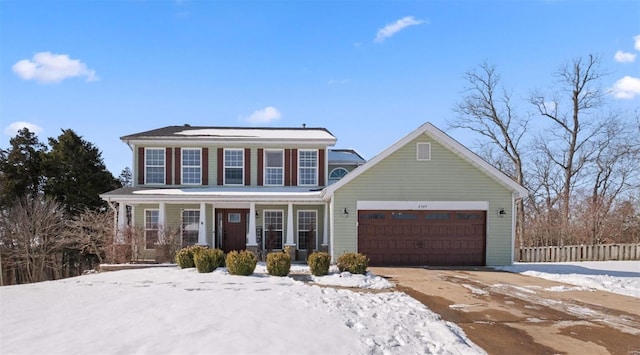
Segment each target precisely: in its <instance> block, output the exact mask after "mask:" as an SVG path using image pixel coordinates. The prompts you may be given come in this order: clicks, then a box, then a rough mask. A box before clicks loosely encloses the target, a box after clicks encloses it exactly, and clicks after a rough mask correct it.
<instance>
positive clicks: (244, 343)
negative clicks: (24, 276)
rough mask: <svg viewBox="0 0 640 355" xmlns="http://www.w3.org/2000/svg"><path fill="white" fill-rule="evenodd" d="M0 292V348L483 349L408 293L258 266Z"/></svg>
mask: <svg viewBox="0 0 640 355" xmlns="http://www.w3.org/2000/svg"><path fill="white" fill-rule="evenodd" d="M261 267H262V266H261ZM296 268H297V266H296ZM293 270H296V269H295V268H292V271H293ZM299 271H301V272H302V271H303V270H299ZM335 277H337V276H335V275H331V276H328V277H327V278H328V279H331V278H335ZM367 277H371V276H367ZM351 278H352V277H341V278H340V279H351ZM371 278H372V279H375V277H371ZM338 283H340V284H342V285H344V284H343V280H340V281H339V282H338ZM0 302H1V303H0V306H1V309H0V310H1V313H2V315H1V317H2V321H1V322H0V353H2V354H41V353H48V354H212V353H224V354H255V353H260V354H273V353H298V354H307V353H315V354H319V353H322V354H379V353H384V354H430V353H437V354H480V353H483V350H482V349H480V348H479V347H477V346H476V345H475V344H473V343H472V342H471V341H470V340H469V339H468V338H467V337H466V336H465V334H464V333H463V331H462V330H461V329H460V328H459V327H458V326H457V325H455V324H452V323H449V322H445V321H443V320H441V319H440V317H439V316H438V315H437V314H435V313H433V312H431V311H430V310H429V309H427V308H426V307H424V305H422V304H421V303H419V302H417V301H416V300H414V299H413V298H411V297H409V296H407V295H406V294H404V293H400V292H378V293H369V292H353V291H351V290H346V289H334V288H328V287H320V286H317V285H309V284H305V283H303V282H301V281H296V280H294V279H293V278H291V277H272V276H268V275H266V274H264V273H262V272H260V273H257V274H254V275H252V276H248V277H243V276H233V275H229V274H228V273H227V272H226V270H225V269H223V268H220V269H218V270H216V271H214V272H213V273H210V274H200V273H198V272H196V271H195V269H185V270H180V269H178V268H177V267H162V268H149V269H137V270H122V271H114V272H105V273H98V274H90V275H84V276H80V277H75V278H69V279H63V280H58V281H50V282H42V283H36V284H28V285H17V286H5V287H1V288H0Z"/></svg>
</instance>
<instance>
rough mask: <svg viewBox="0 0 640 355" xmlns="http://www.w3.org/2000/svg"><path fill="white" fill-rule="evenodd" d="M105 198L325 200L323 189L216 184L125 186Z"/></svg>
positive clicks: (105, 194) (237, 200)
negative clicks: (199, 185) (183, 186)
mask: <svg viewBox="0 0 640 355" xmlns="http://www.w3.org/2000/svg"><path fill="white" fill-rule="evenodd" d="M100 198H102V199H103V200H105V201H111V200H113V201H126V200H135V201H136V202H140V201H143V202H158V201H171V200H178V201H181V202H185V203H188V202H201V201H218V202H220V201H231V202H239V201H264V202H283V201H285V202H290V201H293V202H309V201H311V202H321V201H322V199H321V189H312V188H309V187H299V186H275V187H264V186H260V187H250V186H237V187H228V186H215V187H211V186H209V187H188V188H160V187H123V188H120V189H117V190H113V191H109V192H106V193H103V194H100Z"/></svg>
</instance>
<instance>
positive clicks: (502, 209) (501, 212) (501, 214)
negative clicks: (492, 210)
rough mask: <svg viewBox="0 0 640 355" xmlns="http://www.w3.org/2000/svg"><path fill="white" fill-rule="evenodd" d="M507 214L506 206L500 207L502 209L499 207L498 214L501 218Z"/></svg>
mask: <svg viewBox="0 0 640 355" xmlns="http://www.w3.org/2000/svg"><path fill="white" fill-rule="evenodd" d="M506 215H507V212H505V211H504V208H500V209H498V216H499V217H500V218H503V217H504V216H506Z"/></svg>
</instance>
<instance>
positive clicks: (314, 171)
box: [298, 149, 318, 186]
mask: <svg viewBox="0 0 640 355" xmlns="http://www.w3.org/2000/svg"><path fill="white" fill-rule="evenodd" d="M298 185H301V186H304V185H312V186H316V185H318V151H317V150H302V149H301V150H299V151H298Z"/></svg>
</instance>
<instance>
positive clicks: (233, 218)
mask: <svg viewBox="0 0 640 355" xmlns="http://www.w3.org/2000/svg"><path fill="white" fill-rule="evenodd" d="M227 221H228V222H229V223H240V222H241V221H242V219H241V215H240V213H229V214H228V215H227Z"/></svg>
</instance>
